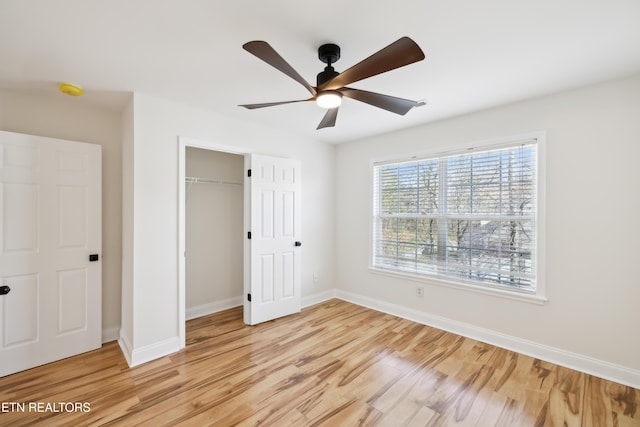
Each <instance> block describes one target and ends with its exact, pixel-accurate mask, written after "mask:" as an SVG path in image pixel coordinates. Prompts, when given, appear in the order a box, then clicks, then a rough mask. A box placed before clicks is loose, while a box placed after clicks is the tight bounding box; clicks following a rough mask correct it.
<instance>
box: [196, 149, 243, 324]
mask: <svg viewBox="0 0 640 427" xmlns="http://www.w3.org/2000/svg"><path fill="white" fill-rule="evenodd" d="M186 176H188V177H196V178H204V179H210V180H221V181H224V182H226V183H224V184H222V183H211V182H202V183H187V184H186V185H185V187H186V188H185V199H186V200H185V211H186V215H185V223H186V224H185V225H186V227H185V228H186V252H187V256H186V260H185V264H186V267H185V270H186V274H185V276H186V283H185V291H186V307H187V319H190V318H194V317H199V316H202V315H205V314H209V313H211V312H212V311H216V310H218V309H219V308H220V307H224V308H227V307H229V306H234V305H239V304H242V294H243V281H242V279H243V244H244V233H243V218H244V217H243V215H244V210H243V207H244V202H243V198H244V192H243V186H242V182H243V181H244V156H241V155H238V154H230V153H223V152H219V151H212V150H204V149H201V148H194V147H187V149H186ZM231 183H239V184H240V185H238V184H231Z"/></svg>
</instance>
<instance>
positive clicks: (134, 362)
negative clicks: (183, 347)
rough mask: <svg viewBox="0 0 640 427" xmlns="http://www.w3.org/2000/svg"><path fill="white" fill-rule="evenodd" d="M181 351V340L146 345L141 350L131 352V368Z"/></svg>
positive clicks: (175, 339) (176, 338)
mask: <svg viewBox="0 0 640 427" xmlns="http://www.w3.org/2000/svg"><path fill="white" fill-rule="evenodd" d="M179 350H180V338H178V337H172V338H168V339H166V340H164V341H160V342H156V343H153V344H150V345H146V346H144V347H141V348H134V349H133V351H132V352H131V363H129V367H130V368H133V367H134V366H138V365H142V364H143V363H146V362H150V361H152V360H155V359H159V358H161V357H164V356H167V355H169V354H172V353H175V352H176V351H179Z"/></svg>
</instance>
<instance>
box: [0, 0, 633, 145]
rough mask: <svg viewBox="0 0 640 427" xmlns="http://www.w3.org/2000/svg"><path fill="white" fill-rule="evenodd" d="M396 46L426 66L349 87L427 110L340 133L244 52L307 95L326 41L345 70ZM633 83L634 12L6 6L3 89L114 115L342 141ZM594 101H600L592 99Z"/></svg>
mask: <svg viewBox="0 0 640 427" xmlns="http://www.w3.org/2000/svg"><path fill="white" fill-rule="evenodd" d="M402 36H409V37H411V38H412V39H413V40H415V41H416V42H417V43H418V45H420V47H421V48H422V49H423V51H424V52H425V54H426V59H425V60H424V61H421V62H418V63H415V64H412V65H409V66H406V67H403V68H400V69H397V70H393V71H390V72H388V73H385V74H382V75H379V76H375V77H372V78H369V79H367V80H363V81H361V82H357V83H354V84H352V85H351V86H352V87H355V88H358V89H365V90H370V91H374V92H380V93H384V94H387V95H393V96H398V97H402V98H408V99H413V100H423V99H424V100H426V101H427V105H426V106H424V107H420V108H414V109H413V110H412V111H410V112H409V113H408V114H407V115H406V116H398V115H395V114H393V113H389V112H387V111H384V110H380V109H377V108H375V107H372V106H369V105H367V104H362V103H359V102H357V101H354V100H351V99H346V100H345V102H343V106H342V107H341V108H340V112H339V115H338V119H337V122H336V126H335V127H334V128H328V129H322V130H316V126H317V125H318V123H319V122H320V120H321V119H322V117H323V114H324V111H323V110H321V109H320V108H319V107H317V106H315V104H314V103H300V104H291V105H284V106H278V107H271V108H266V109H260V110H252V111H250V110H246V109H244V108H240V107H238V106H237V105H238V104H246V103H259V102H272V101H284V100H294V99H303V98H306V97H308V92H307V91H306V90H305V89H304V88H303V87H302V86H301V85H299V84H298V83H296V82H295V81H294V80H291V79H290V78H289V77H287V76H285V75H284V74H282V73H280V72H279V71H277V70H275V69H273V68H271V67H270V66H268V65H267V64H265V63H264V62H262V61H260V60H259V59H257V58H256V57H254V56H252V55H251V54H249V53H247V52H246V51H244V50H243V49H242V45H243V44H244V43H245V42H247V41H250V40H265V41H267V42H269V43H270V44H271V46H273V47H274V49H275V50H276V51H278V52H279V53H280V55H281V56H282V57H284V58H285V59H286V60H287V61H288V62H289V64H291V65H292V66H293V67H294V68H295V69H296V70H297V71H298V72H299V73H300V74H301V75H302V76H303V77H305V78H306V79H307V81H309V82H310V83H311V84H312V85H315V76H316V74H317V73H318V72H320V71H322V68H323V67H324V64H322V63H321V62H320V61H319V60H318V58H317V48H318V46H319V45H321V44H323V43H335V44H338V45H339V46H340V47H341V49H342V57H341V59H340V61H338V62H337V63H336V64H335V68H336V70H337V71H342V70H345V69H346V68H348V67H350V66H352V65H354V64H355V63H357V62H359V61H361V60H362V59H364V58H366V57H368V56H369V55H371V54H372V53H374V52H376V51H378V50H380V49H382V48H383V47H385V46H387V45H388V44H390V43H391V42H393V41H395V40H397V39H398V38H400V37H402ZM638 72H640V1H639V0H528V1H525V0H521V1H518V0H448V1H441V0H438V1H436V0H400V1H387V0H376V1H371V0H367V1H365V0H352V1H349V0H341V1H338V0H324V1H322V2H317V1H316V2H306V1H296V0H271V1H259V0H234V1H214V0H180V1H179V0H92V1H86V0H56V1H52V0H1V1H0V87H2V88H10V89H15V90H20V91H25V92H48V93H51V96H66V95H62V94H60V93H59V92H58V91H57V84H58V83H59V82H69V83H75V84H78V85H80V86H82V87H84V89H85V95H83V96H82V97H81V98H78V99H77V102H84V103H97V104H101V105H103V106H108V107H109V108H122V106H123V104H124V102H125V100H126V99H127V96H126V94H127V93H130V92H142V93H145V94H148V95H152V96H157V97H161V98H167V99H171V100H174V101H176V102H179V103H184V104H189V105H192V106H195V107H198V108H203V109H206V110H211V111H215V112H217V113H220V114H223V115H227V116H232V117H236V118H241V119H243V120H247V121H250V122H254V123H261V124H266V125H269V126H273V127H276V128H280V129H284V130H286V131H288V132H291V133H294V134H299V135H303V136H306V137H309V138H312V139H315V140H319V141H325V142H330V143H340V142H344V141H349V140H353V139H357V138H362V137H365V136H369V135H373V134H378V133H383V132H389V131H392V130H396V129H400V128H404V127H409V126H415V125H418V124H421V123H426V122H429V121H434V120H438V119H442V118H445V117H451V116H454V115H459V114H464V113H468V112H471V111H476V110H480V109H485V108H490V107H493V106H497V105H501V104H506V103H510V102H515V101H518V100H522V99H526V98H531V97H536V96H540V95H544V94H548V93H552V92H557V91H561V90H566V89H570V88H574V87H579V86H583V85H587V84H591V83H595V82H599V81H604V80H610V79H614V78H618V77H623V76H627V75H631V74H635V73H638ZM594 101H595V100H594Z"/></svg>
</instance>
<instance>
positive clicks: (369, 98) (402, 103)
mask: <svg viewBox="0 0 640 427" xmlns="http://www.w3.org/2000/svg"><path fill="white" fill-rule="evenodd" d="M340 93H342V94H343V95H344V96H346V97H347V98H351V99H355V100H356V101H360V102H364V103H367V104H369V105H373V106H374V107H378V108H382V109H383V110H387V111H391V112H392V113H396V114H400V115H401V116H404V115H405V114H407V112H408V111H409V110H411V109H412V108H413V107H415V106H416V105H417V104H418V103H417V102H416V101H411V100H410V99H403V98H397V97H395V96H389V95H382V94H381V93H375V92H369V91H366V90H360V89H352V88H348V87H345V88H342V89H340Z"/></svg>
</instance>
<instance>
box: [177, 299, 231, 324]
mask: <svg viewBox="0 0 640 427" xmlns="http://www.w3.org/2000/svg"><path fill="white" fill-rule="evenodd" d="M242 303H243V301H242V296H239V297H233V298H228V299H225V300H222V301H216V302H212V303H208V304H202V305H198V306H195V307H188V308H187V309H186V311H185V317H186V320H191V319H196V318H198V317H202V316H206V315H208V314H213V313H217V312H219V311H222V310H227V309H230V308H234V307H238V306H240V305H242Z"/></svg>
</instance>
